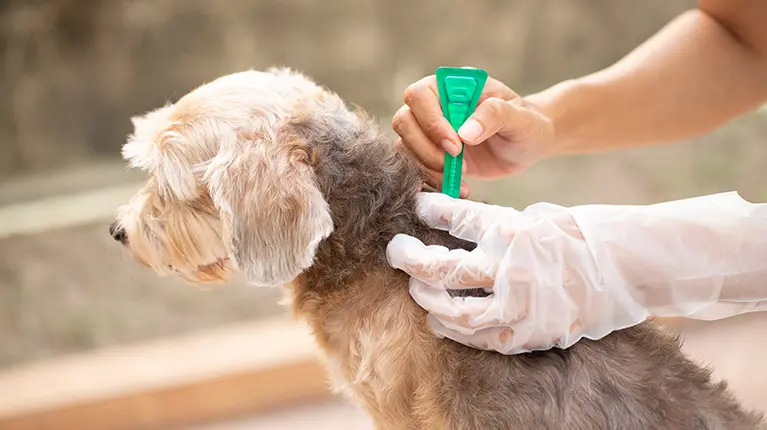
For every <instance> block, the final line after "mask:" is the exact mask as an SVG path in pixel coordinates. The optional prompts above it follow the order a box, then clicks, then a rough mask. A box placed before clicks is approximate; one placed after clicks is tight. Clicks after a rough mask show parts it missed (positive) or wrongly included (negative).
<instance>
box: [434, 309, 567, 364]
mask: <svg viewBox="0 0 767 430" xmlns="http://www.w3.org/2000/svg"><path fill="white" fill-rule="evenodd" d="M427 323H428V325H429V328H430V329H431V330H432V331H433V332H434V333H435V334H436V335H437V337H440V338H447V339H451V340H454V341H456V342H458V343H461V344H463V345H466V346H469V347H472V348H476V349H483V350H486V351H495V352H499V353H501V354H505V355H513V354H522V353H527V352H532V351H546V350H549V349H551V348H553V347H555V346H559V347H560V348H564V346H562V345H560V342H558V341H557V340H552V339H548V338H545V339H529V338H528V337H527V336H526V335H525V334H520V333H518V332H517V331H516V330H515V329H514V328H513V327H505V326H498V327H489V328H484V329H479V330H473V331H466V330H464V329H461V328H458V329H456V328H454V327H452V326H451V324H450V323H446V322H444V321H441V320H440V319H439V318H437V317H435V316H431V315H430V316H427Z"/></svg>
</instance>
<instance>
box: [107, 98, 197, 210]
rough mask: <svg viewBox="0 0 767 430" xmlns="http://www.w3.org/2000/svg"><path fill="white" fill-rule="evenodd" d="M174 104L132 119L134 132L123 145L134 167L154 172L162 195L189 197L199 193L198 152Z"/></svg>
mask: <svg viewBox="0 0 767 430" xmlns="http://www.w3.org/2000/svg"><path fill="white" fill-rule="evenodd" d="M173 109H174V108H173V105H166V106H163V107H161V108H159V109H156V110H154V111H151V112H149V113H147V114H145V115H143V116H136V117H133V118H131V121H132V123H133V128H134V131H133V134H131V135H130V136H129V138H128V142H127V143H126V144H125V145H123V148H122V155H123V158H125V159H126V160H127V161H128V162H129V164H130V166H131V167H134V168H135V167H138V168H140V169H143V170H147V171H149V172H151V173H152V174H153V175H154V177H155V179H156V181H157V188H158V192H159V193H160V196H162V197H163V198H170V197H175V198H178V199H181V200H189V199H193V198H195V197H197V196H198V194H199V193H198V190H197V184H196V181H195V175H194V162H196V161H197V162H199V161H200V160H199V157H197V159H196V160H192V159H191V158H190V157H194V156H195V153H194V152H191V153H190V151H191V150H192V149H194V146H193V145H189V144H188V142H187V141H186V138H185V136H184V134H183V131H182V129H181V127H182V126H181V124H180V123H179V122H177V121H174V120H173V112H174V110H173Z"/></svg>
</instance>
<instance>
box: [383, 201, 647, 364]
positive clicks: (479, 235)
mask: <svg viewBox="0 0 767 430" xmlns="http://www.w3.org/2000/svg"><path fill="white" fill-rule="evenodd" d="M418 210H419V214H420V215H421V217H422V218H423V219H424V221H425V222H426V223H427V224H428V225H430V226H431V227H433V228H438V229H442V230H449V232H450V234H451V235H453V236H456V237H459V238H461V239H464V240H469V241H473V242H476V243H477V248H476V249H475V250H473V251H471V252H468V251H465V250H462V249H455V250H448V249H446V248H444V247H440V246H425V245H424V244H423V243H421V242H420V241H419V240H418V239H416V238H413V237H410V236H405V235H398V236H396V237H394V239H393V240H392V241H391V243H390V245H389V247H388V249H387V257H388V259H389V262H390V264H391V265H392V266H393V267H395V268H398V269H401V270H403V271H405V272H406V273H408V274H409V275H410V276H412V278H411V282H410V292H411V295H412V296H413V298H414V299H415V301H416V302H417V303H418V304H419V305H420V306H421V307H423V308H424V309H426V310H427V311H429V313H430V315H429V324H430V326H431V327H432V329H433V330H434V331H435V332H436V333H437V334H438V335H440V336H443V337H448V338H450V339H453V340H455V341H457V342H460V343H463V344H466V345H469V346H472V347H475V348H479V349H487V350H494V351H498V352H501V353H504V354H517V353H521V352H528V351H531V350H539V349H550V348H551V347H554V346H558V347H561V348H567V347H569V346H571V345H572V344H574V343H575V342H576V341H578V340H579V339H581V338H583V337H587V338H591V339H598V338H601V337H603V336H605V335H607V334H608V333H610V332H612V331H613V330H617V329H621V328H625V327H628V326H631V325H635V324H637V323H639V322H641V321H643V320H644V319H645V318H647V316H648V311H647V309H646V308H645V307H644V306H643V305H642V304H641V303H639V302H638V301H637V300H636V299H635V298H634V297H632V294H631V291H630V290H628V289H625V288H623V287H622V285H621V284H619V283H618V284H616V283H613V284H610V285H605V284H604V283H603V279H602V274H601V273H600V271H599V270H598V267H597V265H596V263H595V261H594V259H593V257H592V255H591V252H590V250H589V246H588V244H587V243H586V241H585V240H584V238H583V235H582V234H581V232H580V230H579V228H578V225H577V224H576V222H575V220H574V218H573V217H572V216H571V215H570V214H569V213H568V211H567V209H566V208H563V207H560V206H556V205H553V204H546V203H539V204H536V205H533V206H530V207H528V208H526V209H525V210H524V211H521V212H520V211H517V210H514V209H511V208H505V207H500V206H493V205H487V204H482V203H476V202H471V201H468V200H457V199H452V198H450V197H448V196H445V195H443V194H440V193H423V194H420V195H419V205H418ZM467 288H486V289H492V291H493V294H492V295H491V296H489V297H482V298H479V297H467V298H462V297H451V296H450V295H449V294H448V292H447V291H446V290H448V289H467Z"/></svg>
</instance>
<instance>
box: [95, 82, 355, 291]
mask: <svg viewBox="0 0 767 430" xmlns="http://www.w3.org/2000/svg"><path fill="white" fill-rule="evenodd" d="M302 118H303V119H302ZM307 118H309V119H308V120H307ZM301 121H303V122H304V124H305V123H306V121H310V122H312V126H313V127H315V128H316V129H323V128H324V129H325V131H324V133H329V134H331V135H332V133H334V132H335V131H334V130H333V128H334V127H335V128H337V129H339V130H341V129H344V128H345V127H344V123H349V122H354V121H357V117H356V115H355V114H354V113H353V112H351V111H349V110H348V109H347V108H346V106H345V105H344V104H343V101H342V100H341V99H340V98H339V97H338V96H336V95H335V94H333V93H330V92H328V91H326V90H324V89H323V88H321V87H319V86H317V85H315V84H314V83H313V82H311V81H309V80H308V79H306V78H305V77H303V76H301V75H299V74H296V73H293V72H290V71H286V70H270V71H269V72H255V71H249V72H243V73H237V74H233V75H228V76H224V77H222V78H220V79H218V80H215V81H213V82H210V83H208V84H206V85H203V86H201V87H199V88H197V89H196V90H194V91H192V92H191V93H189V94H187V95H186V96H184V97H182V98H181V99H180V100H179V101H178V102H176V103H175V104H172V105H167V106H165V107H162V108H160V109H158V110H155V111H153V112H150V113H148V114H146V115H144V116H142V117H137V118H133V124H134V128H135V129H134V132H133V134H132V135H131V136H130V137H129V139H128V141H127V143H126V144H125V145H124V147H123V151H122V152H123V156H124V158H125V159H126V160H127V161H128V162H129V164H130V166H131V167H137V168H141V169H144V170H146V171H147V172H148V174H149V179H148V181H147V183H146V184H145V185H144V186H143V187H142V188H141V189H140V190H139V191H138V193H137V194H136V195H135V196H134V197H133V198H132V199H131V201H130V202H129V203H128V204H126V205H124V206H123V207H121V208H120V209H119V210H118V214H117V217H116V220H115V221H114V223H113V224H112V225H111V226H110V233H111V235H112V237H114V238H115V239H116V240H118V241H120V242H122V243H123V244H124V245H125V246H126V247H127V248H128V249H129V250H130V251H131V253H132V254H133V255H134V256H135V258H136V259H137V260H138V261H139V262H141V263H142V264H144V265H146V266H148V267H150V268H152V269H154V270H155V271H156V272H158V273H159V274H169V273H175V274H179V275H181V276H183V277H184V278H186V279H188V280H190V281H193V282H209V281H222V280H225V279H226V278H227V274H228V271H229V270H230V269H231V268H235V269H238V270H240V271H241V272H242V273H243V274H244V275H245V277H246V278H247V280H248V281H249V282H251V283H254V284H256V285H263V286H277V285H282V284H286V283H289V282H291V281H292V280H293V279H295V278H296V277H297V276H298V275H299V274H300V273H301V272H302V271H303V270H305V269H306V268H308V267H309V266H311V264H312V261H313V259H314V255H315V251H316V248H317V246H318V244H319V243H320V242H321V241H322V240H323V239H324V238H326V237H327V236H329V235H330V233H331V232H332V231H333V220H332V218H331V214H330V211H329V208H328V203H327V202H326V201H325V199H324V197H323V194H322V193H321V192H320V190H319V188H318V185H317V178H316V177H315V173H314V170H313V168H312V162H313V160H312V158H313V154H312V151H311V148H310V145H309V143H310V142H308V141H307V137H306V135H305V133H301V132H299V131H298V127H297V125H296V124H297V123H298V122H301ZM346 128H347V129H348V127H346Z"/></svg>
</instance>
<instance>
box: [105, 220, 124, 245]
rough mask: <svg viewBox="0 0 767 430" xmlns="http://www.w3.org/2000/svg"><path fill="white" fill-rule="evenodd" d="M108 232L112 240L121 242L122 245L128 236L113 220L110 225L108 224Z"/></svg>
mask: <svg viewBox="0 0 767 430" xmlns="http://www.w3.org/2000/svg"><path fill="white" fill-rule="evenodd" d="M109 234H110V235H111V236H112V238H113V239H114V240H116V241H118V242H120V243H122V244H123V245H124V244H125V242H127V241H128V236H127V235H126V234H125V229H124V228H122V227H119V226H118V225H117V222H113V223H112V225H110V226H109Z"/></svg>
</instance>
